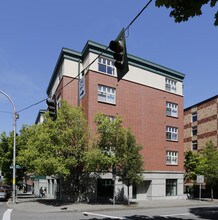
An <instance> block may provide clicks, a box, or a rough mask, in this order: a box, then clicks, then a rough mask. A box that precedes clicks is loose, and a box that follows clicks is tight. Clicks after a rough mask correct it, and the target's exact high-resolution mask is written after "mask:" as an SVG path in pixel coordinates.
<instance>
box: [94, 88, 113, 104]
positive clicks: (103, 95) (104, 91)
mask: <svg viewBox="0 0 218 220" xmlns="http://www.w3.org/2000/svg"><path fill="white" fill-rule="evenodd" d="M98 101H99V102H107V103H110V104H116V89H115V88H111V87H108V86H103V85H98Z"/></svg>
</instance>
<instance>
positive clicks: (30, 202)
mask: <svg viewBox="0 0 218 220" xmlns="http://www.w3.org/2000/svg"><path fill="white" fill-rule="evenodd" d="M7 206H8V208H10V209H14V210H21V211H26V212H40V213H42V212H44V213H45V212H66V211H71V212H90V211H104V210H125V209H146V208H163V207H185V206H189V207H190V206H193V207H196V206H197V207H201V206H202V207H203V206H218V200H214V201H211V200H210V199H204V200H203V199H202V200H201V201H200V200H193V199H179V200H175V199H171V200H146V201H138V202H136V203H131V205H130V206H128V205H124V204H115V205H113V204H98V203H94V204H87V203H73V204H69V203H66V204H58V203H57V202H56V201H55V200H54V199H50V198H36V197H34V196H33V195H28V194H26V195H25V194H23V195H22V194H20V195H18V196H17V199H16V203H14V204H13V203H12V200H11V199H9V201H8V202H7Z"/></svg>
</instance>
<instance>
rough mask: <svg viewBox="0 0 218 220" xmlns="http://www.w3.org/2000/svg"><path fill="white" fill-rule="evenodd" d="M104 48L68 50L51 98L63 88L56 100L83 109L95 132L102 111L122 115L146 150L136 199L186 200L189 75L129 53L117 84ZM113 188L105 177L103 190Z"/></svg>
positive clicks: (54, 76)
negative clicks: (185, 125)
mask: <svg viewBox="0 0 218 220" xmlns="http://www.w3.org/2000/svg"><path fill="white" fill-rule="evenodd" d="M105 49H106V46H103V45H101V44H98V43H95V42H92V41H88V42H87V43H86V45H85V47H84V48H83V50H82V52H77V51H74V50H70V49H66V48H63V49H62V50H61V53H60V56H59V58H58V60H57V63H56V66H55V68H54V72H53V74H52V76H51V79H50V82H49V84H48V88H47V94H48V96H49V97H52V96H53V95H54V93H55V92H56V91H59V90H60V89H61V88H63V89H61V90H60V92H59V93H58V94H57V102H59V101H60V100H61V99H63V100H66V101H67V102H68V103H69V104H71V105H72V106H78V105H80V106H81V107H82V108H83V110H84V112H85V115H86V118H87V120H88V124H89V126H90V127H91V128H92V129H95V125H94V122H93V120H94V117H95V114H96V113H97V112H102V113H103V114H105V115H108V116H110V117H115V116H116V115H121V117H122V119H123V123H124V126H126V127H129V128H131V130H132V132H133V133H134V135H135V136H136V139H137V142H138V143H139V144H141V145H142V146H143V150H142V151H141V154H142V155H143V158H144V172H143V178H144V181H143V182H142V183H141V184H140V185H137V186H134V187H132V188H131V199H136V200H146V199H172V198H174V199H177V198H182V197H183V160H184V147H183V79H184V74H182V73H180V72H177V71H174V70H172V69H169V68H166V67H163V66H160V65H158V64H155V63H152V62H149V61H146V60H144V59H142V58H139V57H136V56H133V55H130V54H128V62H129V72H128V73H127V74H126V75H125V77H124V78H123V79H122V80H121V81H119V82H117V78H116V68H115V67H114V62H113V54H112V51H110V50H107V51H106V50H105ZM100 54H101V55H100ZM95 59H96V61H95V62H94V63H92V61H93V60H95ZM90 63H92V64H91V65H90V66H89V67H88V68H87V69H86V67H87V66H88V65H89V64H90ZM84 69H86V70H85V71H84V72H83V76H82V74H80V77H79V78H80V79H81V78H82V77H83V80H84V82H85V95H84V97H83V98H82V99H81V100H80V101H79V99H78V77H77V76H78V73H80V72H81V71H82V70H84ZM66 84H68V85H67V86H65V85H66ZM79 92H81V91H80V90H79ZM108 184H112V176H111V174H106V175H102V178H101V181H100V185H99V184H98V187H101V186H102V187H103V186H104V187H105V186H106V185H108ZM121 187H123V189H124V194H125V193H126V188H125V186H123V185H122V183H120V182H118V181H116V189H117V190H119V189H120V188H121ZM98 192H99V193H100V190H99V191H98V190H97V194H98ZM97 196H98V195H97Z"/></svg>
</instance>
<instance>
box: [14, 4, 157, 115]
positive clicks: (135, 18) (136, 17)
mask: <svg viewBox="0 0 218 220" xmlns="http://www.w3.org/2000/svg"><path fill="white" fill-rule="evenodd" d="M152 1H153V0H150V1H149V2H148V3H147V4H146V5H145V6H144V7H143V8H142V9H141V11H140V12H139V13H138V14H137V15H136V16H135V17H134V18H133V19H132V21H131V22H130V23H129V25H128V26H127V27H126V28H125V29H124V33H125V31H127V30H129V28H130V26H131V25H132V24H133V23H134V22H135V21H136V20H137V19H138V17H139V16H140V15H141V14H142V12H143V11H144V10H145V9H146V8H147V7H148V6H149V5H150V3H151V2H152ZM108 48H109V46H107V47H106V48H105V49H104V50H103V51H102V52H101V53H100V54H99V55H98V56H97V57H96V58H95V59H94V60H93V61H92V62H91V63H90V64H89V65H88V66H87V67H86V68H84V69H83V70H82V71H81V72H80V73H78V75H77V76H76V77H74V78H73V79H72V80H70V81H69V82H68V83H66V84H65V85H64V86H62V87H61V88H60V89H59V90H57V91H56V92H55V93H54V94H55V95H56V94H57V93H59V92H60V91H61V90H62V89H63V88H65V87H66V86H68V85H69V84H70V83H72V82H73V81H74V80H75V79H77V78H78V77H79V76H80V74H82V73H83V72H84V71H85V70H87V69H88V68H89V67H90V66H91V65H92V64H93V63H94V62H95V61H96V60H97V59H98V58H99V57H100V56H101V55H102V54H103V53H104V52H106V51H107V50H108ZM46 99H47V98H45V99H43V100H41V101H39V102H37V103H34V104H32V105H30V106H28V107H26V108H24V109H21V110H19V111H17V113H19V112H22V111H25V110H27V109H29V108H31V107H33V106H35V105H38V104H40V103H42V102H44V101H45V100H46Z"/></svg>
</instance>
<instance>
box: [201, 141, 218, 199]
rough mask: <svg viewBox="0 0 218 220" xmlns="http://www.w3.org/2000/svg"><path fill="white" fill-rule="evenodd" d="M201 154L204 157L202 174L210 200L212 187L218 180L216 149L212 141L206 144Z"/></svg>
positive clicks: (217, 155) (217, 152)
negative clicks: (208, 189)
mask: <svg viewBox="0 0 218 220" xmlns="http://www.w3.org/2000/svg"><path fill="white" fill-rule="evenodd" d="M202 156H203V157H204V158H205V163H204V167H203V174H204V176H205V179H206V183H207V185H208V186H209V187H210V189H211V200H213V189H214V186H215V185H216V183H217V181H218V150H217V148H216V147H215V146H214V144H213V142H212V141H209V142H208V143H207V144H206V147H205V148H204V149H203V151H202Z"/></svg>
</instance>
